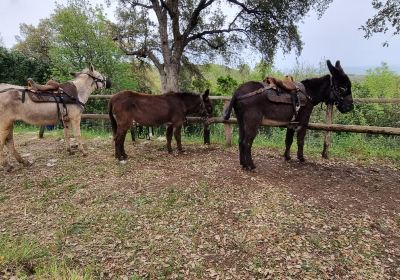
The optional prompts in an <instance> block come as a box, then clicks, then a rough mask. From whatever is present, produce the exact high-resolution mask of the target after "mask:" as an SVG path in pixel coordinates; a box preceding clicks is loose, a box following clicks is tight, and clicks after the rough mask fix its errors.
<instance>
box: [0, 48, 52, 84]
mask: <svg viewBox="0 0 400 280" xmlns="http://www.w3.org/2000/svg"><path fill="white" fill-rule="evenodd" d="M49 67H50V65H49V63H46V62H44V61H42V60H38V59H34V58H30V57H27V56H25V55H24V54H23V53H21V52H19V51H15V50H7V49H6V48H3V47H0V83H9V84H15V85H26V81H27V78H32V79H34V80H36V81H38V82H44V81H45V80H47V79H48V77H49V76H50V68H49Z"/></svg>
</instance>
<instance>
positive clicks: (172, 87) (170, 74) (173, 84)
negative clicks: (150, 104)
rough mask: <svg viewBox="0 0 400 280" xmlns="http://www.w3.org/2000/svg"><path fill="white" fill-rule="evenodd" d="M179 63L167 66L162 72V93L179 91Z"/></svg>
mask: <svg viewBox="0 0 400 280" xmlns="http://www.w3.org/2000/svg"><path fill="white" fill-rule="evenodd" d="M179 68H180V67H179V62H178V63H170V64H169V65H165V66H164V68H163V69H162V71H160V77H161V90H162V93H167V92H171V91H172V92H178V91H179V86H178V82H179Z"/></svg>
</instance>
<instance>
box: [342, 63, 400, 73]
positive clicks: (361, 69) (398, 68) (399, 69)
mask: <svg viewBox="0 0 400 280" xmlns="http://www.w3.org/2000/svg"><path fill="white" fill-rule="evenodd" d="M376 67H377V66H376V65H375V66H346V70H345V71H346V73H348V74H353V75H365V74H367V70H368V69H375V68H376ZM389 69H390V70H392V71H394V72H396V73H397V74H400V65H389Z"/></svg>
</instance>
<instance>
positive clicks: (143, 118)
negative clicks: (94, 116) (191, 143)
mask: <svg viewBox="0 0 400 280" xmlns="http://www.w3.org/2000/svg"><path fill="white" fill-rule="evenodd" d="M208 95H209V90H206V92H205V93H204V94H203V95H198V94H193V93H187V92H176V93H167V94H163V95H150V94H143V93H138V92H134V91H121V92H119V93H116V94H115V95H113V97H111V99H110V103H109V104H108V111H109V115H110V120H111V126H112V130H113V135H114V141H115V157H116V158H117V159H118V160H119V161H121V162H122V161H125V160H126V159H127V158H128V156H127V154H126V153H125V149H124V142H125V136H126V133H127V131H128V129H129V128H130V127H131V125H132V123H133V122H136V123H139V124H140V125H144V126H155V125H162V124H165V123H167V124H168V127H167V149H168V152H169V153H172V147H171V140H172V134H174V136H175V140H176V144H177V148H178V151H179V152H182V151H183V149H182V144H181V128H182V125H183V123H184V121H185V117H186V116H187V115H189V114H198V115H201V116H202V117H208V116H210V115H211V113H212V106H211V101H210V99H209V98H208Z"/></svg>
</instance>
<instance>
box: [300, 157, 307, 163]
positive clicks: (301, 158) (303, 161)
mask: <svg viewBox="0 0 400 280" xmlns="http://www.w3.org/2000/svg"><path fill="white" fill-rule="evenodd" d="M298 159H299V161H300V162H301V163H305V162H306V159H305V158H304V157H299V158H298Z"/></svg>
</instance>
